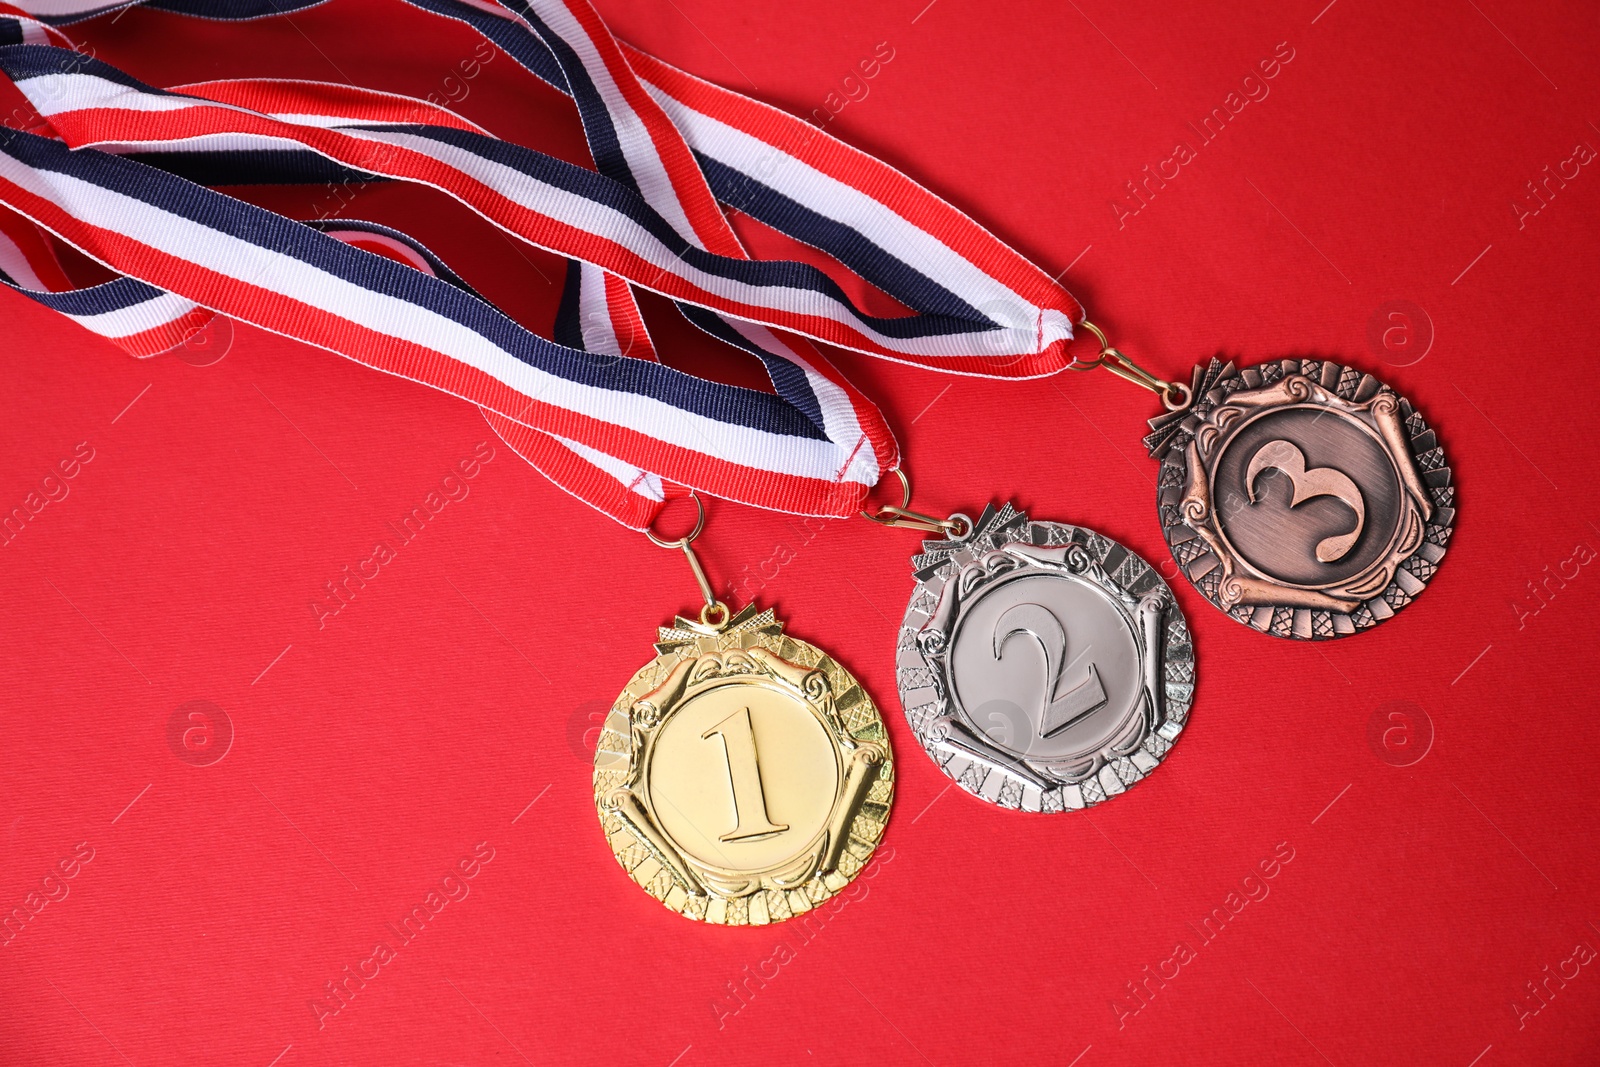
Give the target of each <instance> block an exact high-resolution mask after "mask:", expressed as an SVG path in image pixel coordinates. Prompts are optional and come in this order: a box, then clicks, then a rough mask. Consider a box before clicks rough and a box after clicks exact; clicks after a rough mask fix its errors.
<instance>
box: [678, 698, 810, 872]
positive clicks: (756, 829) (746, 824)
mask: <svg viewBox="0 0 1600 1067" xmlns="http://www.w3.org/2000/svg"><path fill="white" fill-rule="evenodd" d="M700 736H701V738H703V739H705V740H707V741H709V740H710V739H711V738H713V737H720V738H722V753H723V757H724V758H725V759H726V760H727V765H728V785H729V787H730V788H731V789H732V790H733V812H734V820H735V825H734V828H733V829H732V830H729V831H728V832H727V833H725V834H723V835H722V836H721V837H719V838H718V839H717V840H719V841H749V840H752V839H754V838H758V837H771V836H772V835H773V834H780V833H782V832H783V831H785V830H787V829H788V828H789V827H788V826H787V825H786V824H782V823H780V824H774V823H773V822H772V820H770V819H768V818H767V797H766V794H765V793H764V792H763V791H762V789H761V767H760V765H759V764H758V763H757V762H756V735H755V731H754V730H752V729H751V728H750V709H749V708H748V707H745V708H740V709H739V710H738V711H736V712H734V713H733V714H732V715H729V716H728V717H727V718H726V719H723V720H722V721H721V722H719V723H717V725H715V726H713V727H712V728H711V729H709V730H707V731H706V732H705V733H703V734H701V735H700Z"/></svg>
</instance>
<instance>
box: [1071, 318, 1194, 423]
mask: <svg viewBox="0 0 1600 1067" xmlns="http://www.w3.org/2000/svg"><path fill="white" fill-rule="evenodd" d="M1078 325H1079V326H1082V327H1083V328H1084V329H1086V330H1088V331H1089V332H1090V333H1092V334H1094V337H1095V340H1097V341H1099V342H1100V354H1099V355H1098V356H1096V357H1095V358H1093V359H1089V360H1081V359H1078V358H1076V357H1074V358H1073V361H1072V362H1071V363H1070V364H1068V366H1069V368H1070V369H1072V370H1094V369H1095V368H1096V367H1104V368H1105V369H1106V370H1108V371H1110V372H1111V373H1112V374H1115V375H1116V376H1117V377H1119V378H1123V379H1125V380H1127V381H1130V382H1132V383H1133V384H1134V385H1138V386H1142V387H1143V388H1145V389H1148V390H1150V391H1151V392H1152V393H1155V394H1156V395H1157V396H1159V397H1160V398H1161V403H1162V404H1164V405H1166V408H1167V410H1168V411H1178V410H1180V409H1182V408H1186V407H1188V406H1189V401H1190V400H1191V399H1193V397H1192V396H1191V394H1190V391H1189V387H1188V386H1187V385H1184V384H1182V383H1180V382H1169V381H1164V380H1163V379H1161V378H1157V377H1156V376H1155V375H1154V374H1151V373H1150V372H1149V371H1147V370H1145V369H1144V368H1143V367H1141V366H1139V364H1137V363H1135V362H1134V361H1133V360H1131V359H1129V358H1128V356H1127V354H1126V353H1124V352H1122V351H1121V350H1120V349H1118V348H1116V347H1114V346H1113V345H1112V344H1111V341H1110V340H1109V339H1108V338H1107V337H1106V333H1105V331H1104V330H1102V329H1101V328H1100V327H1098V326H1096V325H1095V324H1094V323H1092V322H1090V321H1089V320H1088V319H1084V320H1083V321H1081V322H1079V323H1078Z"/></svg>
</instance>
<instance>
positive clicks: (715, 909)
mask: <svg viewBox="0 0 1600 1067" xmlns="http://www.w3.org/2000/svg"><path fill="white" fill-rule="evenodd" d="M655 647H656V651H657V653H658V654H657V656H656V657H655V658H654V659H653V660H651V661H650V662H649V663H647V664H645V665H644V666H643V667H641V668H640V669H639V670H638V671H637V672H636V673H635V674H634V676H633V678H632V679H630V680H629V682H628V685H627V687H626V688H624V689H623V691H622V692H621V694H619V695H618V697H617V699H616V701H615V703H614V704H613V705H612V708H611V712H610V714H608V715H607V716H606V721H605V725H604V726H603V727H602V729H601V733H600V738H599V741H598V743H597V745H596V747H595V761H594V799H595V808H596V810H597V812H598V813H599V816H600V824H601V828H602V830H603V831H604V833H605V835H606V839H607V841H608V843H609V844H610V845H611V851H612V854H613V855H614V856H616V858H617V862H618V863H619V864H621V865H622V868H623V870H625V871H627V872H628V875H629V877H630V878H632V879H633V881H634V882H635V884H637V885H638V886H640V887H641V888H642V889H644V891H645V892H647V893H649V894H650V895H651V896H653V897H655V898H656V899H657V900H659V901H661V903H663V904H665V905H666V906H667V907H668V908H671V909H672V910H673V911H676V912H678V913H679V914H681V915H684V916H686V917H687V918H690V919H695V920H700V921H705V922H710V923H718V924H722V925H728V926H761V925H765V924H767V923H772V922H779V921H781V920H783V919H788V918H792V917H793V916H796V915H801V914H803V913H805V912H808V911H810V910H811V909H813V908H815V907H816V906H817V905H819V904H821V903H823V902H824V901H826V900H827V899H828V898H830V897H832V896H833V895H834V894H835V893H837V892H839V891H840V890H841V889H843V888H844V887H845V886H846V885H848V884H849V883H850V881H851V879H853V878H854V877H855V876H856V875H857V874H858V873H860V871H861V870H862V868H863V867H865V866H866V864H867V862H868V861H869V860H870V859H871V857H872V853H873V851H874V850H875V849H876V848H877V845H878V842H879V841H880V840H881V839H882V837H883V832H884V829H885V827H886V826H887V824H888V818H889V809H890V806H891V804H892V802H893V798H894V757H893V753H892V751H891V750H890V746H889V736H888V731H887V730H886V729H885V727H884V724H883V719H882V717H881V715H880V714H879V712H878V709H877V706H876V705H875V704H874V703H873V701H872V698H871V697H870V696H869V695H868V694H867V692H866V690H864V689H862V688H861V685H860V683H858V682H857V681H856V679H855V678H854V677H853V676H852V675H851V674H850V673H849V672H848V671H846V670H845V669H844V668H843V667H841V666H840V665H839V664H838V663H837V662H835V661H834V660H833V658H832V657H830V656H829V655H827V653H825V652H823V651H822V650H821V649H819V648H817V647H816V646H815V645H812V644H809V643H808V642H805V641H800V640H797V639H795V638H793V637H790V636H787V635H785V634H784V633H783V624H782V623H781V622H779V621H778V620H777V618H776V616H775V615H774V614H773V612H772V611H771V610H767V611H762V612H757V611H756V610H755V608H754V606H753V605H747V606H746V607H745V608H744V609H743V610H741V611H740V612H739V613H738V614H736V615H735V616H734V617H733V618H732V619H730V620H728V622H727V623H726V624H724V625H723V626H721V627H714V626H708V625H704V624H701V623H698V622H695V621H692V620H689V619H685V618H682V617H679V618H677V619H674V620H673V625H672V626H664V627H661V629H660V640H659V641H658V642H657V644H656V646H655ZM722 685H761V686H763V687H765V688H768V689H775V690H777V691H779V692H781V693H782V694H783V695H785V696H787V697H789V698H790V699H792V700H794V701H795V702H796V703H799V704H802V705H804V706H805V707H806V708H808V709H809V710H810V712H811V713H812V714H814V715H815V716H816V717H817V720H818V722H819V723H820V724H821V725H822V726H823V728H824V729H825V730H826V732H827V733H828V736H829V738H830V740H831V741H832V742H833V745H834V749H835V753H836V755H837V756H838V758H839V779H838V785H837V789H836V793H835V798H834V806H833V809H832V812H831V814H830V817H829V819H828V821H827V824H826V825H825V827H824V828H823V829H822V831H821V832H820V833H819V834H817V835H816V836H815V837H814V838H813V839H812V840H811V841H809V842H808V843H807V845H806V846H805V847H804V848H803V849H801V850H799V852H798V853H797V855H796V856H795V857H794V858H793V859H791V860H786V861H785V862H783V863H780V864H776V865H774V866H773V867H772V868H770V869H766V870H761V871H746V872H738V873H733V872H730V871H727V870H723V869H718V868H716V867H713V866H710V865H708V864H706V863H704V862H702V861H700V860H698V859H697V858H695V857H694V856H692V855H689V854H688V853H687V852H685V851H684V850H682V849H680V848H679V847H677V846H676V845H675V844H674V842H673V841H672V839H671V837H670V835H669V834H668V833H667V832H666V831H665V830H664V829H663V827H662V825H661V821H660V820H659V819H658V818H657V817H656V816H655V812H654V809H653V807H652V799H651V796H650V790H649V783H648V782H647V781H645V780H644V778H645V770H644V768H645V766H646V765H647V764H648V761H649V753H650V746H651V744H652V742H653V740H654V738H655V736H656V735H657V733H658V732H659V730H660V729H661V727H662V726H664V725H665V724H666V723H667V722H668V721H669V720H670V719H671V717H672V716H673V714H675V713H676V711H677V710H678V709H679V708H680V707H682V706H684V705H686V704H687V703H688V702H689V701H690V700H692V699H693V698H694V697H696V696H699V695H700V694H702V693H704V692H706V691H708V690H709V689H712V688H716V687H719V686H722Z"/></svg>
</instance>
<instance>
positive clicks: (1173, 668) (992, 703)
mask: <svg viewBox="0 0 1600 1067" xmlns="http://www.w3.org/2000/svg"><path fill="white" fill-rule="evenodd" d="M967 525H968V526H969V527H970V529H971V532H970V533H969V534H967V536H965V537H963V538H952V539H950V540H940V541H927V542H924V543H923V552H922V554H921V555H918V556H914V557H913V558H912V561H911V562H912V567H913V568H914V569H915V572H916V578H917V587H916V590H915V591H914V592H913V593H912V596H911V603H910V605H909V606H908V607H907V609H906V615H905V619H904V621H903V622H902V624H901V627H900V640H899V651H898V655H897V658H896V665H897V667H898V670H897V672H896V674H897V679H898V682H899V687H900V703H901V707H903V708H904V709H905V713H906V718H907V720H908V721H909V722H910V724H911V728H912V730H913V731H914V732H915V733H916V735H917V740H918V741H920V742H921V743H922V747H923V748H924V749H925V750H926V751H927V753H928V755H929V756H931V757H932V758H933V759H934V761H935V762H936V763H938V764H939V766H940V768H941V769H943V770H944V772H945V774H947V775H949V776H950V777H951V778H953V779H954V780H955V781H956V784H958V785H960V786H961V788H963V789H965V790H966V791H967V792H969V793H971V794H973V795H974V796H977V797H980V798H982V799H984V800H987V801H989V802H990V803H992V804H998V805H1000V806H1001V807H1005V808H1020V809H1022V810H1024V811H1045V812H1053V811H1068V810H1073V809H1077V808H1085V807H1089V806H1090V805H1092V804H1098V803H1099V802H1101V801H1103V800H1105V799H1106V798H1107V797H1110V796H1115V795H1116V794H1118V793H1121V792H1123V791H1124V790H1126V789H1127V788H1128V787H1129V786H1131V785H1133V784H1134V783H1135V782H1137V781H1139V780H1140V779H1142V778H1143V777H1144V776H1145V775H1147V774H1149V773H1150V772H1151V771H1153V770H1155V768H1156V766H1157V765H1158V764H1159V763H1160V762H1161V760H1162V759H1163V758H1164V757H1165V756H1166V754H1167V752H1168V750H1170V749H1171V748H1172V744H1173V742H1174V741H1175V740H1176V739H1177V736H1178V733H1179V731H1180V730H1182V729H1183V725H1184V722H1185V721H1186V719H1187V717H1188V714H1189V706H1190V704H1191V703H1192V701H1193V696H1194V649H1193V646H1192V644H1191V641H1190V638H1189V628H1188V626H1187V625H1186V623H1185V622H1184V618H1183V613H1182V611H1180V610H1179V608H1178V606H1177V603H1176V601H1174V599H1173V596H1172V590H1170V589H1169V588H1168V587H1167V584H1166V582H1164V581H1162V580H1161V576H1160V575H1159V574H1157V573H1156V572H1155V570H1154V569H1152V568H1151V567H1150V565H1149V564H1148V563H1146V562H1145V561H1144V560H1143V559H1141V558H1140V557H1139V556H1137V555H1136V554H1134V553H1133V552H1130V551H1128V549H1126V548H1124V547H1123V546H1122V545H1119V544H1117V543H1116V542H1115V541H1112V540H1110V539H1109V538H1105V537H1102V536H1100V535H1099V534H1097V533H1095V532H1094V531H1092V530H1086V529H1084V528H1082V527H1078V526H1067V525H1064V524H1061V523H1054V522H1034V521H1032V520H1030V519H1029V518H1028V516H1027V514H1026V513H1025V512H1021V511H1018V510H1017V509H1015V508H1014V507H1012V505H1010V504H1007V505H1005V506H1004V507H1002V508H999V509H998V510H997V509H995V508H993V507H989V508H986V509H985V510H984V513H983V515H982V516H980V517H979V519H978V521H977V522H976V523H969V524H967Z"/></svg>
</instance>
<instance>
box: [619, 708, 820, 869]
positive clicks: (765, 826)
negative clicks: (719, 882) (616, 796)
mask: <svg viewBox="0 0 1600 1067" xmlns="http://www.w3.org/2000/svg"><path fill="white" fill-rule="evenodd" d="M649 782H650V798H651V801H652V806H653V807H654V809H655V813H656V817H657V818H659V819H660V820H661V827H662V829H663V830H665V831H666V833H667V834H668V835H669V836H670V837H671V838H672V840H673V842H674V843H675V844H676V845H677V846H678V847H679V848H680V849H682V850H683V851H684V852H685V853H687V854H688V855H690V856H693V857H694V858H695V859H697V860H699V861H701V862H702V863H705V864H707V865H708V866H712V867H717V868H723V869H731V870H738V871H750V872H754V871H760V870H764V869H766V868H768V867H772V866H775V865H777V864H780V863H783V862H784V861H786V860H789V859H792V858H794V857H795V856H797V855H798V854H799V853H800V852H802V851H803V850H804V849H805V848H806V846H807V845H808V844H810V843H811V842H812V841H813V840H814V839H815V838H816V837H817V835H818V834H820V833H821V832H822V830H823V828H824V827H825V826H826V825H827V822H828V817H829V815H830V813H831V812H832V811H833V806H834V802H835V800H836V799H837V797H838V791H839V762H838V758H837V756H836V754H835V752H834V745H833V741H832V739H831V738H830V737H829V736H828V731H827V730H826V728H824V727H823V725H822V723H821V722H820V721H819V720H818V719H817V717H816V716H815V715H814V714H812V713H811V711H810V710H809V709H807V708H806V706H805V705H804V704H802V703H801V702H800V701H799V700H797V699H796V698H794V697H792V696H790V695H788V694H785V693H783V692H780V691H778V690H776V689H772V688H769V687H768V686H765V685H759V684H732V685H721V686H717V687H715V688H713V689H709V690H707V691H706V692H703V693H700V694H698V695H696V696H693V697H691V698H689V699H688V700H687V701H685V702H684V704H683V705H682V706H681V707H680V708H679V709H678V710H677V711H675V712H674V713H673V714H672V716H671V717H670V718H669V719H668V720H667V721H666V722H664V723H663V724H662V726H661V731H660V733H659V734H657V736H656V739H655V743H654V746H653V748H652V754H651V758H650V768H649Z"/></svg>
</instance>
